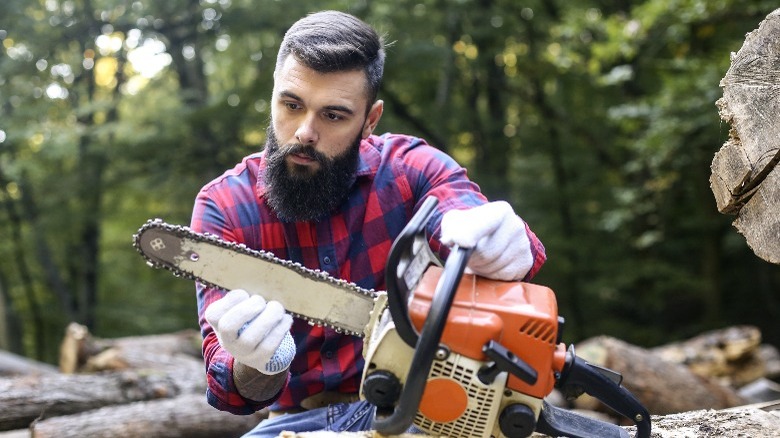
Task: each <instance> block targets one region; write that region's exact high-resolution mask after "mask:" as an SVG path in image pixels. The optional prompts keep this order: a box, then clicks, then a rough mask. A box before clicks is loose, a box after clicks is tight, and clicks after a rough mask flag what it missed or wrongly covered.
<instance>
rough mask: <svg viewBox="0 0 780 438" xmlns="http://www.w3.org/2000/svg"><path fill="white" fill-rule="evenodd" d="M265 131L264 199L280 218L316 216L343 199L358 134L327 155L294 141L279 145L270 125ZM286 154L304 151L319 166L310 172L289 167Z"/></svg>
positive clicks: (353, 167)
mask: <svg viewBox="0 0 780 438" xmlns="http://www.w3.org/2000/svg"><path fill="white" fill-rule="evenodd" d="M267 134H268V139H267V140H266V143H265V157H266V160H267V164H268V165H267V168H266V171H265V176H264V181H265V184H266V200H267V202H268V205H269V206H270V207H271V209H273V210H274V212H276V215H277V216H279V218H280V219H281V220H283V221H285V222H297V221H309V220H315V219H320V218H322V217H323V216H324V215H326V214H327V213H330V212H331V211H333V210H334V209H335V208H336V207H337V206H338V205H339V204H341V202H342V201H344V199H345V198H346V197H347V194H348V192H349V188H350V186H352V183H353V182H354V181H355V173H356V170H357V165H358V156H359V153H360V140H361V137H360V135H358V137H357V138H356V139H355V140H354V141H353V142H352V144H351V145H350V146H349V149H347V150H346V151H345V152H344V153H343V154H341V155H338V156H336V157H333V158H328V157H326V156H325V155H323V154H322V153H321V152H319V151H317V150H315V149H314V148H313V147H312V146H307V145H303V144H296V143H294V144H287V145H284V146H280V145H279V139H278V138H277V137H276V133H275V132H274V129H273V126H270V125H269V127H268V130H267ZM290 154H300V155H305V156H306V157H308V158H311V159H313V160H315V161H317V163H319V168H318V169H317V170H316V171H314V172H312V171H311V169H310V168H308V167H306V166H302V165H298V164H292V165H291V168H290V167H288V166H287V160H286V158H287V156H288V155H290Z"/></svg>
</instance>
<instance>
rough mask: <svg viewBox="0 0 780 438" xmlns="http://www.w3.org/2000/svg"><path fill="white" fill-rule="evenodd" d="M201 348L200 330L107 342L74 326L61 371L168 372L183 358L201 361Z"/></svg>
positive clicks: (64, 344)
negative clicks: (162, 369) (146, 369)
mask: <svg viewBox="0 0 780 438" xmlns="http://www.w3.org/2000/svg"><path fill="white" fill-rule="evenodd" d="M200 346H201V336H200V333H199V332H198V331H197V330H182V331H179V332H175V333H165V334H160V335H146V336H129V337H122V338H114V339H103V338H96V337H94V336H92V335H91V334H90V333H89V331H88V330H87V328H86V327H84V326H82V325H80V324H76V323H71V324H70V325H69V326H68V328H67V329H66V331H65V336H64V338H63V341H62V344H61V346H60V370H61V371H62V372H63V373H74V372H96V371H117V370H126V369H144V368H165V367H169V366H170V365H171V364H175V363H176V362H177V361H178V360H181V359H182V357H186V358H198V359H199V360H200V358H201V351H200Z"/></svg>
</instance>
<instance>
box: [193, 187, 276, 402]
mask: <svg viewBox="0 0 780 438" xmlns="http://www.w3.org/2000/svg"><path fill="white" fill-rule="evenodd" d="M222 196H223V194H221V193H220V191H219V186H207V188H204V189H203V190H201V192H200V193H199V194H198V196H197V198H196V200H195V207H194V209H193V214H192V220H191V223H190V228H192V230H193V231H195V232H198V233H211V234H214V235H216V236H219V237H221V238H223V239H225V240H228V241H233V242H237V240H236V236H235V235H234V234H235V233H234V232H233V228H232V226H231V225H230V224H231V218H230V217H228V215H229V213H228V211H229V209H225V208H223V206H222V205H221V204H222V202H220V201H219V200H220V198H221V197H222ZM224 196H227V194H224ZM195 290H196V295H197V302H198V324H199V325H200V332H201V335H202V336H203V346H202V347H203V359H204V362H205V365H206V380H207V387H206V399H207V401H208V403H209V404H210V405H211V406H213V407H215V408H217V409H219V410H221V411H227V412H230V413H233V414H238V415H249V414H252V413H254V412H256V411H258V410H260V409H262V408H264V407H266V406H269V405H271V404H272V403H273V402H274V401H276V400H277V399H278V398H279V396H280V395H281V393H282V391H283V389H284V388H285V387H286V386H287V382H285V385H283V386H282V389H281V390H280V391H279V393H277V394H276V395H275V396H274V397H273V398H271V399H269V400H264V401H256V400H251V399H248V398H246V397H244V396H242V395H241V394H240V393H239V392H238V389H237V387H236V383H235V381H234V380H233V365H234V358H233V356H232V355H231V354H230V353H228V352H227V351H225V350H224V349H223V348H222V346H221V345H220V344H219V341H218V340H217V335H216V333H214V329H213V327H211V325H210V324H209V323H208V322H207V321H206V318H205V317H204V314H205V311H206V308H207V307H208V306H209V305H210V304H211V303H213V302H214V301H217V300H219V299H220V298H222V297H223V296H224V295H225V293H226V291H224V290H222V289H217V288H212V287H206V286H204V285H203V284H201V283H199V282H198V283H196V288H195ZM287 379H288V381H289V374H288V376H287Z"/></svg>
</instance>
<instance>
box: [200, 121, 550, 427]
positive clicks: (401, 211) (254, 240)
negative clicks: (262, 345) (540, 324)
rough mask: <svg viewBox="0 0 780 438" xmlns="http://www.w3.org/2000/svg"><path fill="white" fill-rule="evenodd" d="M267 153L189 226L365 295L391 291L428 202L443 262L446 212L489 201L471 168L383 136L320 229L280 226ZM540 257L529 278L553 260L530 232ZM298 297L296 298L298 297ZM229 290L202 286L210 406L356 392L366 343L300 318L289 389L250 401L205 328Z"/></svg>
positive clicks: (227, 179)
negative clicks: (412, 224)
mask: <svg viewBox="0 0 780 438" xmlns="http://www.w3.org/2000/svg"><path fill="white" fill-rule="evenodd" d="M265 167H266V161H265V156H264V153H263V152H258V153H255V154H252V155H249V156H247V157H246V158H244V160H243V161H242V162H241V163H239V164H238V165H236V167H234V168H233V169H231V170H228V171H226V172H225V173H224V174H223V175H222V176H220V177H218V178H216V179H215V180H213V181H211V182H210V183H209V184H207V185H206V186H204V187H203V189H202V190H201V191H200V193H199V194H198V196H197V198H196V201H195V207H194V210H193V215H192V222H191V228H192V229H193V230H195V231H198V232H209V233H212V234H215V235H217V236H220V237H222V238H223V239H226V240H229V241H233V242H238V243H243V244H245V245H247V246H248V247H250V248H253V249H258V250H259V249H262V250H265V251H270V252H272V253H273V254H274V255H275V256H276V257H279V258H284V259H289V260H292V261H295V262H299V263H301V264H302V265H304V266H306V267H308V268H312V269H320V270H323V271H326V272H328V273H329V274H330V275H332V276H334V277H337V278H342V279H345V280H347V281H351V282H353V283H356V284H357V285H359V286H360V287H363V288H366V289H375V290H384V288H385V281H384V269H385V261H386V259H387V255H388V252H389V251H390V246H391V245H392V243H393V241H394V240H395V238H396V236H398V234H399V233H400V232H401V230H402V229H403V227H404V226H405V225H406V223H407V222H408V221H409V220H410V219H411V217H412V215H413V214H414V212H415V211H416V209H417V207H418V206H419V205H421V203H422V201H423V200H424V199H425V198H426V197H427V196H431V195H432V196H436V197H437V198H439V205H438V207H437V209H436V211H435V212H434V213H433V215H432V218H431V221H430V222H429V224H428V229H427V231H428V235H429V236H432V237H431V239H430V244H431V248H432V249H433V250H434V251H435V252H437V253H438V254H439V255H440V256H441V257H442V258H445V257H446V254H447V252H448V250H447V248H446V247H443V246H442V245H441V243H440V242H439V236H440V230H439V225H440V223H441V217H442V214H443V213H444V212H445V211H447V210H450V209H465V208H470V207H474V206H477V205H481V204H483V203H485V202H487V200H486V199H485V197H484V196H483V195H482V194H481V193H480V191H479V187H478V186H477V185H476V184H475V183H473V182H472V181H470V180H469V179H468V178H467V176H466V170H465V169H463V168H462V167H461V166H459V165H458V164H457V163H456V162H455V161H454V160H453V159H452V158H451V157H449V156H448V155H446V154H444V153H443V152H441V151H440V150H438V149H435V148H433V147H431V146H429V145H428V144H427V143H426V142H425V141H424V140H422V139H419V138H415V137H409V136H404V135H395V134H384V135H382V136H371V137H369V138H367V139H364V140H363V141H362V142H361V145H360V162H359V165H358V170H357V178H356V181H355V183H354V184H353V186H352V188H351V189H350V192H349V195H348V197H347V199H346V201H344V202H343V204H342V205H341V207H340V208H339V209H338V210H337V211H334V212H333V213H332V214H331V215H330V216H328V217H326V218H324V219H322V220H319V221H316V222H295V223H289V222H288V223H285V222H282V221H281V220H280V219H279V218H278V217H277V216H276V215H275V214H274V212H273V211H272V210H271V209H270V208H269V207H268V205H267V203H266V202H265V200H264V194H265V184H264V182H263V176H262V175H263V172H264V169H265ZM526 232H527V233H528V236H529V239H530V241H531V250H532V253H533V257H534V266H533V268H532V269H531V272H530V273H529V274H528V276H527V277H526V279H530V278H531V277H533V275H534V274H535V273H536V272H537V271H538V270H539V268H540V267H541V265H542V263H544V261H545V252H544V247H543V246H542V244H541V242H540V241H539V240H538V239H537V238H536V236H535V235H534V233H533V232H532V231H531V230H530V229H528V228H527V226H526ZM290 293H295V291H290ZM224 294H225V291H223V290H219V289H213V288H206V287H203V285H200V284H198V285H197V300H198V316H199V323H200V328H201V334H202V335H203V356H204V360H205V364H206V373H207V380H208V389H207V399H208V401H209V403H210V404H211V405H212V406H214V407H216V408H217V409H220V410H225V411H229V412H233V413H236V414H249V413H252V412H255V411H257V410H259V409H261V408H263V407H265V406H269V405H270V404H271V403H273V406H272V407H271V408H272V409H286V408H292V407H297V406H299V404H300V402H301V401H302V400H303V399H305V398H307V397H309V396H311V395H314V394H316V393H318V392H321V391H338V392H344V393H356V392H357V391H358V390H359V387H360V379H361V374H362V370H363V365H364V359H363V356H362V348H363V340H362V339H361V338H358V337H354V336H348V335H341V334H338V333H335V331H333V330H331V329H328V328H323V327H316V326H315V327H312V326H309V325H308V323H306V322H305V321H301V320H298V319H296V320H295V321H294V323H293V326H292V328H291V333H292V335H293V338H294V339H295V343H296V348H297V353H296V356H295V359H294V360H293V362H292V364H291V366H290V372H289V375H288V380H287V384H286V385H285V386H284V388H283V389H282V390H281V391H280V393H279V394H277V395H276V396H275V397H274V398H272V399H271V400H265V401H257V400H250V399H247V398H245V397H242V396H241V395H240V394H239V393H238V391H237V389H236V386H235V383H234V381H233V357H232V356H231V355H230V354H229V353H228V352H227V351H225V350H223V349H222V347H221V346H220V345H219V342H218V341H217V337H216V335H215V333H214V331H213V328H212V327H211V326H210V325H209V324H208V323H207V322H206V320H205V318H204V316H203V315H204V312H205V309H206V307H208V305H209V304H210V303H212V302H214V301H216V300H218V299H220V298H221V297H222V296H223V295H224Z"/></svg>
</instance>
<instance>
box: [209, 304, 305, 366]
mask: <svg viewBox="0 0 780 438" xmlns="http://www.w3.org/2000/svg"><path fill="white" fill-rule="evenodd" d="M205 318H206V321H208V323H209V324H211V326H212V327H213V328H214V333H215V334H216V335H217V339H218V340H219V343H220V345H222V348H224V349H225V350H227V351H228V352H229V353H230V354H232V355H233V357H235V359H236V360H237V361H239V362H241V363H243V364H244V365H248V366H250V367H252V368H255V369H257V370H258V371H260V372H261V373H263V374H268V375H273V374H278V373H280V372H282V371H284V370H286V369H287V368H288V367H289V366H290V363H291V362H292V360H293V357H295V342H294V341H293V339H292V336H291V335H290V326H291V325H292V316H290V315H289V314H287V313H285V312H284V307H282V305H281V304H280V303H279V302H278V301H269V302H266V301H265V299H264V298H263V297H261V296H259V295H251V296H250V295H249V293H247V292H246V291H245V290H241V289H236V290H232V291H230V292H228V293H227V294H225V296H224V297H222V298H221V299H220V300H219V301H215V302H213V303H211V304H210V305H209V307H208V308H207V309H206V313H205Z"/></svg>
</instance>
